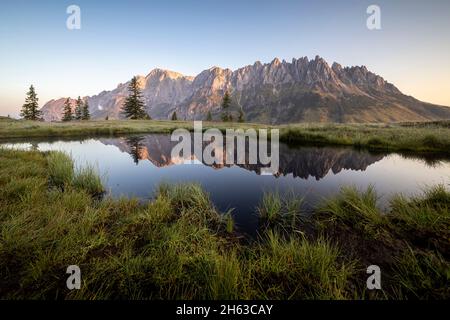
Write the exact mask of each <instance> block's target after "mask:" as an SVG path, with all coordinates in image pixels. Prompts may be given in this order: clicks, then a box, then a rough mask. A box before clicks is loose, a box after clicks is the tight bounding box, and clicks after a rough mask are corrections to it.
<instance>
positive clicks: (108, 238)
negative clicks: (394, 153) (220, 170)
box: [0, 149, 450, 299]
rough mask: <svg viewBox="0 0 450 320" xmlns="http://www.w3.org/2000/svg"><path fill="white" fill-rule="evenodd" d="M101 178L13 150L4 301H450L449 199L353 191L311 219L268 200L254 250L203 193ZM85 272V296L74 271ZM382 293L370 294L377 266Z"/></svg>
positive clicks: (432, 192) (0, 198)
mask: <svg viewBox="0 0 450 320" xmlns="http://www.w3.org/2000/svg"><path fill="white" fill-rule="evenodd" d="M102 190H103V189H102V185H101V181H100V179H99V178H98V176H96V174H95V171H94V170H93V169H92V168H90V169H86V170H80V169H77V168H74V167H73V163H72V161H71V159H70V158H68V157H67V156H66V155H64V154H61V153H58V152H49V153H48V152H37V151H17V150H6V149H0V298H2V299H23V298H29V299H43V298H48V299H61V298H62V299H421V298H422V299H448V298H449V297H450V289H449V286H448V283H449V281H450V261H449V259H450V257H449V247H448V244H449V243H450V242H449V241H448V240H449V239H450V234H449V230H450V193H449V192H448V191H446V190H445V189H444V188H443V187H435V188H431V189H429V190H428V191H426V192H425V193H424V195H421V196H417V197H414V198H411V199H406V198H403V197H401V196H397V197H394V198H393V199H392V201H391V210H390V211H389V212H381V211H380V210H379V209H378V208H377V206H376V198H377V196H376V193H375V191H374V190H372V189H369V190H367V191H364V192H360V191H357V190H355V189H352V188H346V189H343V190H342V192H341V193H340V194H338V195H337V196H336V197H334V198H331V199H328V200H327V201H325V202H324V203H323V204H322V205H321V206H319V207H317V208H316V210H315V214H314V215H313V216H312V218H311V219H307V220H305V219H303V218H302V215H301V212H300V200H299V198H296V197H293V198H290V199H281V198H279V197H278V196H277V195H267V196H266V197H264V200H263V201H262V203H261V204H260V206H259V210H258V212H259V213H260V219H261V230H260V237H259V238H257V239H255V240H254V241H251V242H250V243H249V242H245V243H244V242H243V241H241V240H240V238H239V237H238V236H237V234H236V233H235V230H234V224H233V221H232V218H231V216H230V215H229V214H225V215H222V214H220V213H219V212H217V210H216V209H215V208H214V206H213V205H212V204H211V202H210V200H209V198H208V196H207V194H206V193H205V192H204V191H203V190H202V189H201V188H200V187H199V186H197V185H175V186H173V185H162V186H161V187H160V189H159V191H158V192H157V193H156V194H155V197H154V199H153V200H152V201H150V202H149V203H147V204H144V205H143V204H140V203H139V202H138V201H137V200H136V199H125V198H122V199H110V198H108V197H106V198H103V199H101V198H99V197H98V194H99V193H101V191H102ZM73 264H76V265H79V266H80V268H81V270H82V288H81V290H74V291H69V290H68V289H67V288H66V286H65V283H66V279H67V277H68V275H67V274H66V268H67V266H68V265H73ZM369 264H377V265H379V266H380V267H381V270H382V281H383V282H382V288H383V290H381V291H376V292H373V291H371V292H369V291H368V290H366V289H365V285H366V279H367V277H368V275H367V274H366V268H367V266H368V265H369Z"/></svg>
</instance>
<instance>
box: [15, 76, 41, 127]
mask: <svg viewBox="0 0 450 320" xmlns="http://www.w3.org/2000/svg"><path fill="white" fill-rule="evenodd" d="M38 101H39V99H38V97H37V94H36V91H34V87H33V85H31V86H30V89H29V90H28V92H27V97H26V99H25V103H24V105H23V106H22V110H21V112H20V116H21V117H23V118H24V119H25V120H39V119H40V118H41V116H42V112H41V111H40V110H39V109H38V108H39V104H38Z"/></svg>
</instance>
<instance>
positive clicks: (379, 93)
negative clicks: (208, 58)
mask: <svg viewBox="0 0 450 320" xmlns="http://www.w3.org/2000/svg"><path fill="white" fill-rule="evenodd" d="M138 81H139V85H140V87H141V89H142V91H143V96H144V99H145V103H146V108H147V112H148V114H149V115H150V116H151V117H152V118H154V119H169V118H170V117H171V115H172V113H173V112H174V111H176V112H177V114H178V118H179V119H187V120H191V119H197V120H203V119H205V118H206V114H207V113H208V111H211V113H212V114H213V117H214V118H217V119H218V118H219V117H220V113H221V109H220V103H221V99H222V97H223V95H224V92H225V91H226V90H228V91H229V92H231V95H232V108H233V110H239V109H242V110H243V111H244V113H245V118H246V120H247V121H253V122H263V123H273V124H278V123H293V122H305V121H317V122H393V121H426V120H440V119H450V108H448V107H444V106H437V105H432V104H429V103H425V102H421V101H419V100H417V99H415V98H413V97H411V96H407V95H404V94H403V93H401V92H400V90H398V89H397V88H396V87H395V86H394V85H393V84H391V83H389V82H387V81H386V80H384V79H383V78H382V77H380V76H378V75H376V74H374V73H372V72H370V71H369V70H367V68H366V67H365V66H356V67H342V66H341V65H340V64H338V63H336V62H335V63H333V64H332V65H331V66H329V65H328V63H327V62H326V61H325V60H324V59H322V58H320V57H319V56H316V57H315V59H313V60H309V59H308V58H307V57H303V58H300V59H292V61H291V62H286V61H284V60H283V61H280V60H279V59H277V58H275V59H274V60H273V61H272V62H270V63H266V64H262V63H261V62H259V61H257V62H255V63H254V64H253V65H248V66H245V67H243V68H240V69H237V70H235V71H232V70H230V69H222V68H219V67H212V68H210V69H207V70H204V71H202V72H201V73H200V74H198V75H197V76H195V77H189V76H184V75H182V74H179V73H177V72H173V71H168V70H162V69H154V70H152V71H151V72H150V73H149V74H148V75H147V76H145V77H144V76H138ZM127 86H128V82H127V83H123V84H119V85H118V86H117V88H115V89H114V90H111V91H103V92H101V93H99V94H97V95H94V96H91V97H84V99H85V100H87V101H88V102H89V106H90V111H91V114H92V117H93V119H104V118H105V117H106V116H108V117H109V119H117V118H122V117H123V116H122V115H121V113H120V111H121V107H122V105H123V102H124V99H125V97H126V96H127V94H128V91H127ZM64 101H65V98H61V99H58V100H51V101H49V102H47V103H46V104H45V105H44V106H43V108H42V111H43V114H44V119H45V120H47V121H51V120H60V119H61V116H62V106H63V104H64Z"/></svg>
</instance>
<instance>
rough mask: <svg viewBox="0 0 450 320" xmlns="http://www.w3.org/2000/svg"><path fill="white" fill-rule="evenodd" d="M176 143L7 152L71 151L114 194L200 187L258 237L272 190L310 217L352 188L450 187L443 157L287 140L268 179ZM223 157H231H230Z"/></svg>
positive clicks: (41, 144) (154, 140)
mask: <svg viewBox="0 0 450 320" xmlns="http://www.w3.org/2000/svg"><path fill="white" fill-rule="evenodd" d="M176 144H177V142H172V141H171V140H170V135H168V134H150V135H143V136H126V137H118V138H92V139H82V140H75V141H74V140H64V139H58V140H53V141H38V140H29V141H26V142H25V143H19V142H17V141H16V142H13V143H3V144H1V145H0V147H1V146H4V147H12V148H22V149H34V150H40V151H49V150H60V151H64V152H67V153H69V154H71V155H72V157H73V158H74V160H75V165H76V166H83V165H86V163H89V164H91V165H94V166H96V167H98V170H99V172H100V174H101V175H102V176H103V177H104V184H105V187H106V188H107V190H109V194H110V195H111V196H112V197H121V196H127V197H137V198H138V199H140V200H141V201H147V200H149V199H151V198H152V197H154V195H155V191H156V190H157V188H158V186H159V185H160V184H161V183H192V182H195V183H199V184H200V185H201V186H202V187H203V188H204V190H205V191H206V192H208V194H209V195H210V198H211V200H212V201H213V203H214V205H215V206H216V207H217V208H218V209H219V210H220V211H221V212H225V211H227V210H229V209H233V216H234V219H235V221H236V224H237V226H238V228H240V230H241V231H244V232H247V233H250V234H252V233H253V234H254V233H255V232H256V230H257V226H258V217H257V215H256V213H255V212H256V210H255V209H256V207H257V205H258V204H259V203H260V201H261V199H262V197H263V195H264V193H265V192H277V193H280V194H281V195H283V196H285V195H288V194H295V196H297V197H301V198H303V199H304V202H303V203H304V207H303V208H302V209H303V212H304V213H306V214H307V213H308V212H309V210H310V208H311V207H312V206H315V205H316V204H317V203H318V202H320V201H323V199H324V198H327V197H330V196H333V195H334V194H336V193H337V192H339V189H340V188H341V187H342V186H347V185H354V186H356V187H357V188H358V189H360V190H364V189H366V188H367V187H368V186H370V185H372V186H374V187H375V189H376V191H377V192H378V195H379V197H380V199H379V206H380V207H386V206H388V204H389V201H388V200H389V198H390V197H391V196H392V194H394V193H402V194H404V195H406V196H408V195H413V194H417V193H420V192H421V191H422V190H423V188H424V187H426V186H428V185H435V184H443V185H445V186H446V187H447V188H449V187H450V162H449V161H448V158H446V157H441V156H439V155H433V156H427V157H423V156H417V155H413V154H410V155H404V154H398V153H390V154H388V153H371V152H368V151H363V150H356V149H353V148H343V147H311V146H297V147H293V146H288V145H286V144H283V143H280V145H279V170H278V172H277V173H276V174H275V175H261V174H260V173H261V169H262V168H263V166H262V165H260V164H249V163H248V162H247V163H244V164H236V165H231V166H230V165H212V166H210V165H206V164H204V163H202V162H200V161H199V160H198V159H201V157H200V156H199V155H196V154H195V153H194V152H191V154H190V155H189V157H188V158H189V161H186V160H185V159H183V158H181V157H171V151H172V148H173V146H175V145H176ZM205 145H206V143H205V144H204V146H205ZM269 145H270V144H269ZM223 157H227V155H226V153H225V154H224V155H223ZM246 159H248V158H247V157H246ZM192 163H193V164H192Z"/></svg>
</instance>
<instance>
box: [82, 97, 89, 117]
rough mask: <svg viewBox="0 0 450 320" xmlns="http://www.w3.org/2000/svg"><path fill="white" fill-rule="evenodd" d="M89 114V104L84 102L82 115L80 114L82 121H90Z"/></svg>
mask: <svg viewBox="0 0 450 320" xmlns="http://www.w3.org/2000/svg"><path fill="white" fill-rule="evenodd" d="M90 119H91V114H90V113H89V104H88V102H87V100H86V102H85V103H84V104H83V114H82V120H90Z"/></svg>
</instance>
